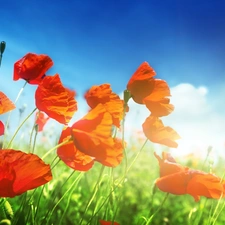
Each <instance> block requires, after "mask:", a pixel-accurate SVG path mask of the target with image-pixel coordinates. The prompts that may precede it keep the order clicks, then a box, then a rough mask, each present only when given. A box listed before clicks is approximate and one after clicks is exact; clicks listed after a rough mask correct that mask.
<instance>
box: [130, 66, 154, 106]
mask: <svg viewBox="0 0 225 225" xmlns="http://www.w3.org/2000/svg"><path fill="white" fill-rule="evenodd" d="M155 75H156V72H155V71H154V69H153V68H152V67H151V66H150V65H149V64H148V63H147V62H143V63H142V64H141V65H140V66H139V67H138V69H137V70H136V71H135V73H134V74H133V75H132V77H131V78H130V80H129V82H128V84H127V90H129V91H130V93H131V97H132V98H133V100H134V101H135V102H136V103H138V104H143V99H144V98H145V97H147V96H148V95H149V94H151V92H152V90H153V89H154V78H153V77H154V76H155Z"/></svg>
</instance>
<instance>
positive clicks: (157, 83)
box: [127, 62, 174, 117]
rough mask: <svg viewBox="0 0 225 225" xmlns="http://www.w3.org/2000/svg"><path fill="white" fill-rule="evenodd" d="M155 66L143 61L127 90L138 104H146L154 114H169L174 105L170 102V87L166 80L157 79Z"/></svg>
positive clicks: (159, 115)
mask: <svg viewBox="0 0 225 225" xmlns="http://www.w3.org/2000/svg"><path fill="white" fill-rule="evenodd" d="M155 75H156V73H155V71H154V70H153V68H152V67H151V66H150V65H149V64H148V63H147V62H144V63H142V64H141V65H140V66H139V68H138V69H137V71H136V72H135V73H134V74H133V76H132V77H131V78H130V80H129V82H128V84H127V90H129V91H130V94H131V97H132V98H133V100H134V101H135V102H136V103H138V104H145V105H146V106H147V108H148V109H149V110H150V112H151V113H152V115H154V116H158V117H161V116H167V115H168V114H170V113H171V112H172V111H173V110H174V107H173V105H171V104H169V102H170V100H169V98H168V97H170V89H169V86H168V84H167V83H166V81H164V80H160V79H155V78H154V76H155Z"/></svg>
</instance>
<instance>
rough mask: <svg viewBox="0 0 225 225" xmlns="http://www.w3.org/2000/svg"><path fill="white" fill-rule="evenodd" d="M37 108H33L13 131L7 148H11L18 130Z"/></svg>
mask: <svg viewBox="0 0 225 225" xmlns="http://www.w3.org/2000/svg"><path fill="white" fill-rule="evenodd" d="M36 109H37V108H35V109H34V110H33V111H32V112H31V113H30V114H29V115H28V116H27V117H26V118H25V119H24V121H23V122H22V123H21V124H20V126H19V127H18V128H17V130H16V131H15V133H14V135H13V137H12V138H11V140H10V142H9V144H8V146H7V148H10V147H11V144H12V142H13V140H14V139H15V137H16V135H17V133H18V132H19V130H20V128H21V127H22V126H23V125H24V123H25V122H26V121H27V120H28V119H29V118H30V117H31V116H32V114H33V113H34V112H35V111H36Z"/></svg>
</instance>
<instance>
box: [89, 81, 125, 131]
mask: <svg viewBox="0 0 225 225" xmlns="http://www.w3.org/2000/svg"><path fill="white" fill-rule="evenodd" d="M85 99H86V101H87V103H88V105H89V106H90V107H91V108H92V109H93V108H95V107H96V106H97V105H98V104H99V103H101V104H103V105H104V106H105V108H106V110H107V111H108V112H109V113H110V114H111V115H112V117H113V124H114V125H115V126H117V127H120V121H121V120H122V118H123V101H122V100H121V99H120V97H119V96H118V95H117V94H115V93H114V92H112V89H111V87H110V84H102V85H99V86H92V87H91V88H90V89H89V90H88V91H87V92H86V93H85Z"/></svg>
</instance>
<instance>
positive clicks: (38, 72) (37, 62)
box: [13, 53, 53, 84]
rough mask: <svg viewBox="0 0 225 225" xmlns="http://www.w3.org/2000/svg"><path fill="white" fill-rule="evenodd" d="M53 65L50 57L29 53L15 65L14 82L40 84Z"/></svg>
mask: <svg viewBox="0 0 225 225" xmlns="http://www.w3.org/2000/svg"><path fill="white" fill-rule="evenodd" d="M52 65H53V61H52V59H51V58H50V57H49V56H47V55H44V54H41V55H37V54H34V53H28V54H26V55H25V56H24V57H23V58H22V59H20V60H18V61H17V62H16V63H15V64H14V73H13V80H15V81H16V80H19V79H24V80H26V81H27V82H28V83H29V84H39V83H40V82H41V80H42V79H43V77H44V76H45V73H46V72H47V70H49V69H50V68H51V67H52Z"/></svg>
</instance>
